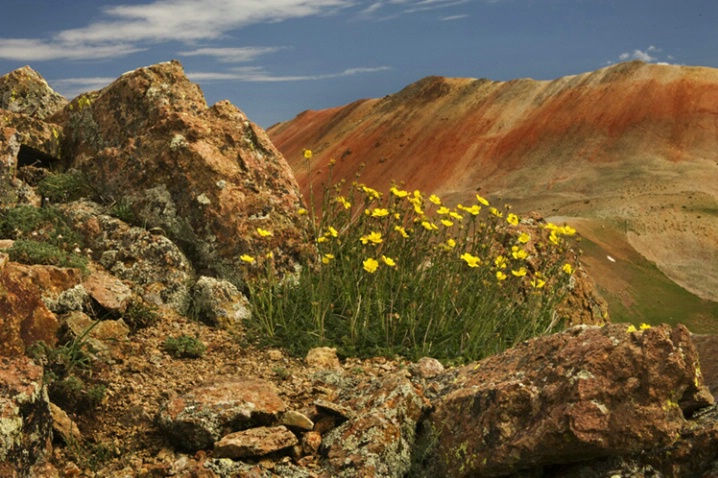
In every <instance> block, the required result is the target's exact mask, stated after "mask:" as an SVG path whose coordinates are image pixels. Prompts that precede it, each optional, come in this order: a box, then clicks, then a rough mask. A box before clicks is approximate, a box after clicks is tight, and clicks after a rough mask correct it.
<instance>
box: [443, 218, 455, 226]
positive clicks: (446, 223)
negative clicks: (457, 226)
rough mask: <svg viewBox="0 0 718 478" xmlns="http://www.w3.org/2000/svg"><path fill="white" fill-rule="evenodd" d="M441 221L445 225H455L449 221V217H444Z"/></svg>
mask: <svg viewBox="0 0 718 478" xmlns="http://www.w3.org/2000/svg"><path fill="white" fill-rule="evenodd" d="M441 223H442V224H443V225H444V227H451V226H453V225H454V223H453V222H451V221H449V220H448V219H442V220H441Z"/></svg>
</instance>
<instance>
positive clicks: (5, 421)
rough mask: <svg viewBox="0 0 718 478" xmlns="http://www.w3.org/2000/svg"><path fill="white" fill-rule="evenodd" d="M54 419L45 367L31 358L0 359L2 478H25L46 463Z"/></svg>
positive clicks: (0, 467) (0, 463)
mask: <svg viewBox="0 0 718 478" xmlns="http://www.w3.org/2000/svg"><path fill="white" fill-rule="evenodd" d="M51 440H52V418H51V416H50V403H49V400H48V398H47V391H46V390H45V387H44V386H43V383H42V367H40V366H38V365H36V364H35V363H33V361H32V360H30V359H29V358H27V357H13V358H9V357H2V358H0V476H3V477H17V478H25V477H28V476H30V469H31V467H32V466H33V465H35V464H37V463H38V462H41V461H42V460H44V458H45V456H46V454H47V453H48V452H49V450H50V442H51Z"/></svg>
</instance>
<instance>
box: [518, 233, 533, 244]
mask: <svg viewBox="0 0 718 478" xmlns="http://www.w3.org/2000/svg"><path fill="white" fill-rule="evenodd" d="M530 240H531V236H529V235H528V234H526V233H525V232H522V233H521V234H519V238H518V241H519V242H520V243H521V244H526V243H527V242H529V241H530Z"/></svg>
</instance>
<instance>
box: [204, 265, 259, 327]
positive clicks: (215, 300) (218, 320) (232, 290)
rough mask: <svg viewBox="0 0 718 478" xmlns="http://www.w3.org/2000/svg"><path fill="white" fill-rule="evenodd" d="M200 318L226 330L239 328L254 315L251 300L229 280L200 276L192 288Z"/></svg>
mask: <svg viewBox="0 0 718 478" xmlns="http://www.w3.org/2000/svg"><path fill="white" fill-rule="evenodd" d="M192 303H193V305H194V308H195V310H194V312H195V313H196V314H197V316H198V318H200V319H201V320H203V321H205V322H207V323H209V324H210V325H214V326H217V327H221V328H223V329H226V330H238V329H240V328H241V326H242V322H243V321H245V320H249V319H250V318H251V317H252V311H251V310H250V306H249V300H247V298H246V297H245V296H244V294H242V293H241V292H240V291H239V290H238V289H237V288H236V287H235V286H234V284H232V283H231V282H229V281H226V280H223V279H215V278H213V277H205V276H202V277H200V278H199V279H198V280H197V282H196V283H195V285H194V287H193V288H192Z"/></svg>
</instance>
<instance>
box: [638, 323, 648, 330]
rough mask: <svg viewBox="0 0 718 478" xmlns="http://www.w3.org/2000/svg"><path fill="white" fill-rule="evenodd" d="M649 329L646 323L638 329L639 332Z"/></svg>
mask: <svg viewBox="0 0 718 478" xmlns="http://www.w3.org/2000/svg"><path fill="white" fill-rule="evenodd" d="M650 328H651V326H650V325H648V324H646V323H642V324H641V326H640V327H639V329H641V330H646V329H650Z"/></svg>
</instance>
